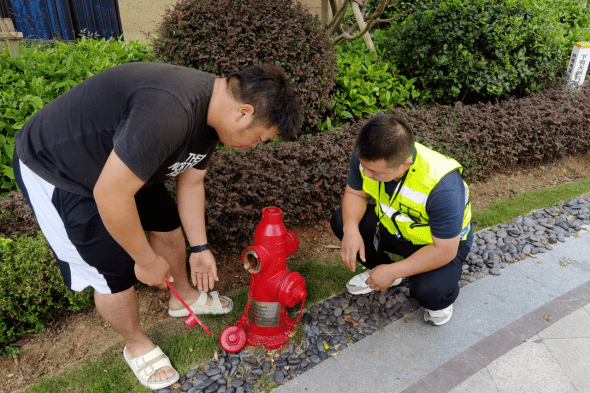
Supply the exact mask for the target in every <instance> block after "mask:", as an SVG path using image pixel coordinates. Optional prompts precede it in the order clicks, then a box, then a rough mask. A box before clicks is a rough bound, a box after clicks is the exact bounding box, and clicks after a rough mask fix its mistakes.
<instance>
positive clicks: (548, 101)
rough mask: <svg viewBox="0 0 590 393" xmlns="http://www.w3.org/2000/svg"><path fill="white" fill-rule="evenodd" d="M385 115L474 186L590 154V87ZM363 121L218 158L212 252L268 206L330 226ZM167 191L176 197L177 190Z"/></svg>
mask: <svg viewBox="0 0 590 393" xmlns="http://www.w3.org/2000/svg"><path fill="white" fill-rule="evenodd" d="M388 112H390V113H392V114H394V115H396V116H399V117H401V118H404V119H406V120H407V121H408V123H409V124H410V125H411V126H412V127H413V129H414V132H415V134H416V139H417V140H418V141H419V142H421V143H423V144H425V145H426V146H429V147H432V148H433V149H435V150H437V151H440V152H441V153H444V154H447V155H449V156H451V157H453V158H455V159H456V160H458V161H459V162H460V163H461V164H462V165H463V166H464V167H465V178H466V179H467V181H468V182H469V181H470V180H485V178H486V177H487V176H489V175H490V174H491V173H495V172H502V171H510V170H514V169H517V168H523V167H524V168H526V167H531V166H534V165H539V164H542V163H547V162H551V161H552V160H555V159H558V158H561V157H564V156H568V155H580V154H590V83H586V85H585V86H583V87H581V88H580V89H579V90H578V91H571V90H569V89H568V88H562V87H549V88H546V89H543V90H542V91H540V92H537V93H535V94H533V95H531V96H529V97H525V98H522V99H510V100H507V101H503V102H500V103H496V104H477V105H472V106H466V105H456V106H444V105H433V106H430V107H426V106H421V107H416V108H409V109H406V108H393V109H391V111H388ZM364 121H365V120H362V121H358V122H356V123H354V124H352V125H349V126H347V127H345V128H343V129H335V130H332V131H331V132H326V133H323V134H318V135H315V136H314V135H304V136H302V137H301V138H300V139H299V140H298V141H297V142H291V143H271V144H268V145H265V146H262V147H259V148H257V149H248V150H242V151H237V150H236V151H228V150H223V151H221V150H219V151H217V152H216V153H215V155H214V156H213V157H212V159H211V163H210V167H209V170H208V172H209V173H208V174H207V177H206V178H205V183H206V184H205V190H206V192H207V205H206V219H207V228H208V239H209V242H210V243H211V245H212V248H213V250H214V252H215V253H218V254H219V253H221V252H223V253H240V252H241V251H242V250H243V249H244V248H245V247H247V246H249V245H251V242H252V237H253V234H254V229H255V227H256V225H257V224H258V222H259V221H260V216H261V211H262V209H263V208H264V207H266V206H277V207H280V208H281V209H282V210H283V212H284V220H285V224H286V225H287V226H289V227H295V226H305V225H313V224H315V223H316V222H317V221H318V220H327V219H329V217H330V215H331V214H332V212H333V211H334V210H335V209H336V208H337V207H338V206H340V203H341V199H342V195H343V193H344V187H345V184H346V176H347V174H348V169H349V157H350V154H351V151H352V147H353V144H354V139H355V137H356V134H357V132H358V130H359V129H360V127H361V126H362V124H364ZM167 185H168V186H169V188H170V190H171V192H172V193H173V194H174V191H175V190H174V189H173V182H172V181H171V182H169V183H168V184H167ZM19 200H20V202H22V196H19V195H18V194H16V195H15V196H14V199H13V200H11V201H10V202H9V203H5V204H4V205H3V206H0V209H2V211H3V212H7V213H8V216H10V217H14V220H15V221H14V222H15V223H14V224H12V225H18V223H22V222H24V221H23V220H25V219H27V217H28V219H30V216H27V214H26V211H27V208H26V207H24V206H23V205H22V203H20V202H19ZM5 215H6V214H5Z"/></svg>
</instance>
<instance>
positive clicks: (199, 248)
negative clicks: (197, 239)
mask: <svg viewBox="0 0 590 393" xmlns="http://www.w3.org/2000/svg"><path fill="white" fill-rule="evenodd" d="M208 249H209V243H206V244H201V245H200V246H193V247H191V253H197V252H201V251H205V250H208Z"/></svg>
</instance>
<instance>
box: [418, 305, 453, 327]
mask: <svg viewBox="0 0 590 393" xmlns="http://www.w3.org/2000/svg"><path fill="white" fill-rule="evenodd" d="M452 316H453V305H452V304H451V305H450V306H449V307H447V308H443V309H442V310H436V311H432V310H429V309H427V308H425V309H424V320H425V321H426V322H428V323H429V324H431V325H436V326H440V325H444V324H445V323H447V322H449V320H450V319H451V317H452Z"/></svg>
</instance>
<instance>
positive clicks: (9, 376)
mask: <svg viewBox="0 0 590 393" xmlns="http://www.w3.org/2000/svg"><path fill="white" fill-rule="evenodd" d="M13 376H14V374H8V375H7V376H6V377H7V378H12V377H13Z"/></svg>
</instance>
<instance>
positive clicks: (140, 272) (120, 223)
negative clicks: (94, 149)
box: [93, 151, 172, 288]
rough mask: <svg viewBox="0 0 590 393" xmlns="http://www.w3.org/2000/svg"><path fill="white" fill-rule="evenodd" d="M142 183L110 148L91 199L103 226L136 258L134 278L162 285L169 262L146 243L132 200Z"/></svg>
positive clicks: (163, 284)
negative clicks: (94, 202)
mask: <svg viewBox="0 0 590 393" xmlns="http://www.w3.org/2000/svg"><path fill="white" fill-rule="evenodd" d="M143 184H144V181H143V180H141V179H140V178H139V177H137V176H136V175H135V174H134V173H133V172H132V171H131V170H130V169H129V168H128V167H127V166H126V165H125V164H124V163H123V161H121V159H120V158H119V157H118V156H117V155H116V154H115V152H114V151H113V152H111V154H110V155H109V158H108V159H107V162H106V164H105V166H104V168H103V169H102V172H101V174H100V176H99V178H98V181H97V182H96V185H95V186H94V190H93V193H94V199H95V201H96V205H97V206H98V212H99V213H100V217H101V219H102V221H103V223H104V225H105V227H106V229H107V230H108V231H109V233H110V234H111V236H112V237H113V238H114V239H115V240H116V241H117V243H119V244H120V245H121V247H123V249H124V250H125V251H127V253H128V254H129V255H130V256H131V258H133V260H134V261H135V274H136V275H137V278H138V279H139V280H140V281H141V282H143V283H145V284H147V285H150V286H159V287H161V288H164V287H165V286H166V284H165V283H164V280H166V279H168V280H169V281H172V280H171V277H170V272H169V266H168V263H167V262H166V261H165V260H164V258H162V257H160V256H158V255H156V253H155V252H154V250H153V249H152V247H151V246H150V244H149V243H148V241H147V239H146V237H145V234H144V232H143V228H142V226H141V221H140V219H139V213H138V212H137V205H136V203H135V193H136V192H137V191H138V190H139V189H140V188H141V187H142V186H143Z"/></svg>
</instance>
